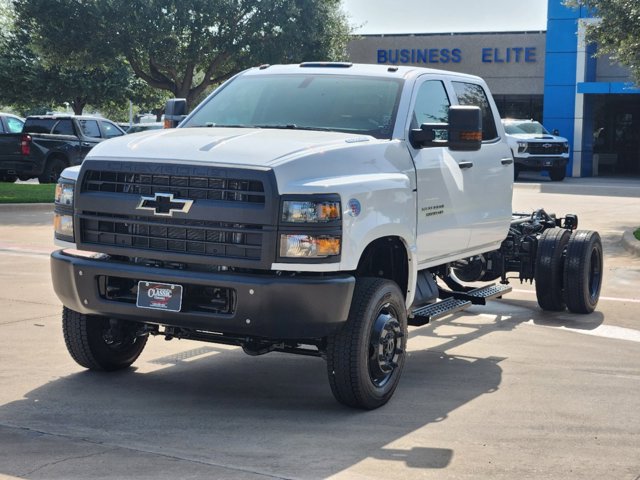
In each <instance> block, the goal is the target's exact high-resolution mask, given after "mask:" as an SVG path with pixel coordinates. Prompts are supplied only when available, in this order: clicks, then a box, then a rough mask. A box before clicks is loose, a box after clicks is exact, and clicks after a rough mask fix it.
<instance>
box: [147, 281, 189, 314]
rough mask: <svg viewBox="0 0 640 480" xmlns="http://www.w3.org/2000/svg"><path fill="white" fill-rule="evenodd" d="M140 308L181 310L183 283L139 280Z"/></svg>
mask: <svg viewBox="0 0 640 480" xmlns="http://www.w3.org/2000/svg"><path fill="white" fill-rule="evenodd" d="M136 306H137V307H138V308H150V309H152V310H164V311H167V312H179V311H180V310H181V308H182V285H176V284H174V283H158V282H147V281H144V280H141V281H139V282H138V296H137V299H136Z"/></svg>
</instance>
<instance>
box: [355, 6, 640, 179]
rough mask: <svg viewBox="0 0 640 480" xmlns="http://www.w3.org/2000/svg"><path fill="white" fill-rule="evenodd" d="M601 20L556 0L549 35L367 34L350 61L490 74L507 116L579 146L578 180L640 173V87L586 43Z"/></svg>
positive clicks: (575, 152) (575, 153)
mask: <svg viewBox="0 0 640 480" xmlns="http://www.w3.org/2000/svg"><path fill="white" fill-rule="evenodd" d="M593 21H596V20H594V19H592V18H589V15H588V12H586V11H585V10H584V9H571V8H567V7H565V6H564V5H563V0H549V2H548V19H547V31H546V32H506V33H503V32H499V33H498V32H497V33H460V34H415V35H404V34H403V35H400V34H399V35H365V36H361V37H358V38H356V39H354V40H352V41H351V42H350V44H349V56H350V59H351V61H353V62H357V63H379V64H394V65H403V64H404V65H416V66H422V67H429V68H437V69H442V70H451V71H457V72H464V73H471V74H474V75H479V76H481V77H483V78H484V79H485V80H486V81H487V84H488V85H489V88H490V89H491V92H492V93H493V96H494V98H495V100H496V103H497V105H498V109H499V110H500V114H501V115H502V117H503V118H532V119H535V120H539V121H541V122H542V123H543V124H544V125H545V126H546V127H547V129H548V130H556V129H557V130H558V131H559V132H560V134H561V135H562V136H564V137H567V138H568V139H569V141H570V143H571V145H572V156H571V160H570V163H569V166H568V167H567V169H568V172H567V173H568V174H569V175H571V176H576V177H580V176H597V175H609V174H612V175H638V176H640V89H638V88H636V87H635V86H634V85H633V84H632V83H631V78H630V75H629V72H628V71H627V70H626V69H624V68H621V67H620V66H617V65H615V64H612V63H611V62H610V61H609V59H608V58H605V57H595V56H594V54H595V53H596V47H595V46H593V45H587V44H586V42H585V41H584V31H585V25H587V24H588V23H589V22H593Z"/></svg>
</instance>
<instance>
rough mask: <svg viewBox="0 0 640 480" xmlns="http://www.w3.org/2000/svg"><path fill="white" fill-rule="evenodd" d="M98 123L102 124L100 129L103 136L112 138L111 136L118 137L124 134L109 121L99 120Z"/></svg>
mask: <svg viewBox="0 0 640 480" xmlns="http://www.w3.org/2000/svg"><path fill="white" fill-rule="evenodd" d="M100 124H101V125H102V131H103V132H104V137H105V138H113V137H119V136H120V135H124V133H123V132H122V130H120V129H119V128H118V127H116V126H115V125H114V124H113V123H111V122H104V121H101V122H100Z"/></svg>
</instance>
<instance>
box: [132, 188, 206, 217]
mask: <svg viewBox="0 0 640 480" xmlns="http://www.w3.org/2000/svg"><path fill="white" fill-rule="evenodd" d="M192 204H193V200H182V199H180V198H173V193H156V194H155V196H153V197H141V198H140V203H139V204H138V206H137V207H136V210H153V214H154V215H161V216H164V217H171V216H173V214H174V213H175V212H179V213H187V212H188V211H189V209H190V208H191V205H192Z"/></svg>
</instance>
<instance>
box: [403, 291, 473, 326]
mask: <svg viewBox="0 0 640 480" xmlns="http://www.w3.org/2000/svg"><path fill="white" fill-rule="evenodd" d="M471 305H473V303H471V302H470V301H469V300H459V299H457V298H454V297H449V298H445V299H444V300H442V301H440V302H436V303H432V304H430V305H425V306H424V307H420V308H418V309H416V310H414V311H413V312H411V314H412V317H411V318H409V320H408V323H409V325H413V326H415V327H421V326H422V325H426V324H427V323H429V322H431V321H433V320H438V319H439V318H442V317H446V316H447V315H449V314H452V313H456V312H459V311H460V310H464V309H465V308H469V307H470V306H471Z"/></svg>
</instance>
